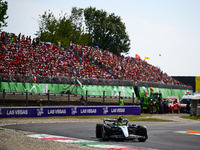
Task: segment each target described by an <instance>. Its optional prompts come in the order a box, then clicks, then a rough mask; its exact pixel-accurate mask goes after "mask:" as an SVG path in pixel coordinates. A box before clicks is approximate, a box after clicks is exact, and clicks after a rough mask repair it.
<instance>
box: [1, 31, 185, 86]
mask: <svg viewBox="0 0 200 150" xmlns="http://www.w3.org/2000/svg"><path fill="white" fill-rule="evenodd" d="M60 45H61V43H60V41H59V45H58V43H57V44H52V43H50V42H47V43H45V42H42V41H40V40H39V39H32V38H31V37H30V36H29V37H28V36H25V35H21V33H20V34H19V35H18V36H15V35H14V34H13V35H11V36H8V37H5V33H4V32H2V33H1V41H0V58H1V60H0V74H9V75H23V76H32V77H39V76H44V77H71V78H86V79H87V78H90V79H120V80H130V81H147V82H157V83H165V84H175V85H180V84H181V83H180V82H179V81H177V80H175V79H173V78H172V77H170V76H168V75H167V74H166V73H163V71H161V70H160V69H159V68H158V67H155V66H153V65H151V64H148V63H147V61H145V60H142V59H137V58H133V57H130V56H129V57H125V56H119V55H116V54H113V53H112V52H110V51H108V50H102V49H99V48H98V46H95V47H90V46H84V45H78V44H75V43H73V42H71V43H70V45H69V47H68V48H66V49H64V48H62V47H61V46H60Z"/></svg>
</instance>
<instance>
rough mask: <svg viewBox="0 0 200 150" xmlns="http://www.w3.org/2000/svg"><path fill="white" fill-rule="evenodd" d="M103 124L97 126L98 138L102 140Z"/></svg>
mask: <svg viewBox="0 0 200 150" xmlns="http://www.w3.org/2000/svg"><path fill="white" fill-rule="evenodd" d="M102 126H103V124H97V125H96V138H101V137H102V135H101V129H102Z"/></svg>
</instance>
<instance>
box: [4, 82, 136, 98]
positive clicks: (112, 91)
mask: <svg viewBox="0 0 200 150" xmlns="http://www.w3.org/2000/svg"><path fill="white" fill-rule="evenodd" d="M3 89H5V92H16V93H17V92H18V93H20V92H22V93H25V92H26V90H28V92H31V93H47V92H48V90H49V91H50V93H54V94H59V93H62V92H67V91H68V90H70V92H71V93H72V94H76V95H85V94H86V91H88V95H96V96H103V91H105V96H119V92H120V96H122V97H132V93H134V91H133V88H132V87H126V86H97V85H82V86H81V85H68V84H38V83H14V82H1V83H0V91H1V92H2V91H3Z"/></svg>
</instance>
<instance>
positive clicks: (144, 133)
mask: <svg viewBox="0 0 200 150" xmlns="http://www.w3.org/2000/svg"><path fill="white" fill-rule="evenodd" d="M136 134H137V135H140V136H142V137H141V138H138V141H139V142H145V141H146V140H147V139H148V136H147V129H146V128H145V127H143V126H138V127H137V132H136Z"/></svg>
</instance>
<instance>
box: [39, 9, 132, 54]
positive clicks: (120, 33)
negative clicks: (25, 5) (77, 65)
mask: <svg viewBox="0 0 200 150" xmlns="http://www.w3.org/2000/svg"><path fill="white" fill-rule="evenodd" d="M39 17H40V20H39V31H37V34H36V35H38V36H39V37H40V39H41V40H42V41H49V42H53V43H56V42H57V41H58V40H61V43H62V46H63V44H64V45H65V46H67V45H68V44H69V42H70V41H73V42H74V43H78V44H82V45H89V46H98V47H99V48H101V49H104V50H109V51H111V52H113V53H114V54H121V53H127V52H128V51H129V49H130V39H129V36H128V34H127V33H126V27H125V24H124V23H123V22H122V19H121V18H120V17H119V16H115V14H114V13H112V14H108V13H107V12H106V11H103V10H96V8H92V7H89V8H86V9H82V8H76V7H73V8H72V11H71V16H67V14H64V15H60V17H59V19H56V18H55V16H54V15H53V13H52V12H51V11H50V10H49V11H48V12H46V11H45V12H44V14H43V15H40V16H39Z"/></svg>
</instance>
